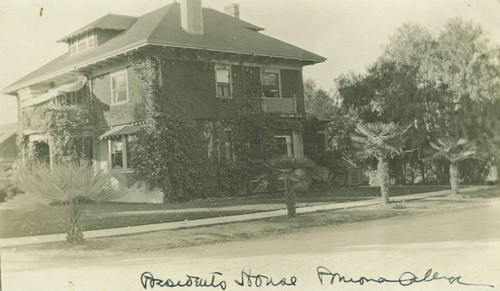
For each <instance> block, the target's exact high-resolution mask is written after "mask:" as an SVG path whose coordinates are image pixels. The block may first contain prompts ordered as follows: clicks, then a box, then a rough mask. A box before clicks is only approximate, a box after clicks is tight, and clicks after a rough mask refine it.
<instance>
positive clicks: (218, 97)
mask: <svg viewBox="0 0 500 291" xmlns="http://www.w3.org/2000/svg"><path fill="white" fill-rule="evenodd" d="M215 98H217V99H233V96H227V97H220V96H215Z"/></svg>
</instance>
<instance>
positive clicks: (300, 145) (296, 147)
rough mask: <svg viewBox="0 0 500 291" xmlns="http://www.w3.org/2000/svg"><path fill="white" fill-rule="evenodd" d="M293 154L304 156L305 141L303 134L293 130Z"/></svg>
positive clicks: (297, 156)
mask: <svg viewBox="0 0 500 291" xmlns="http://www.w3.org/2000/svg"><path fill="white" fill-rule="evenodd" d="M292 144H293V156H294V157H296V158H303V157H304V141H303V139H302V135H301V134H300V133H298V132H296V131H292Z"/></svg>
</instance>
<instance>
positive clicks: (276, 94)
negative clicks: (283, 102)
mask: <svg viewBox="0 0 500 291" xmlns="http://www.w3.org/2000/svg"><path fill="white" fill-rule="evenodd" d="M261 78H262V91H263V93H264V96H265V97H270V98H280V97H281V91H280V73H279V70H264V71H263V72H262V74H261Z"/></svg>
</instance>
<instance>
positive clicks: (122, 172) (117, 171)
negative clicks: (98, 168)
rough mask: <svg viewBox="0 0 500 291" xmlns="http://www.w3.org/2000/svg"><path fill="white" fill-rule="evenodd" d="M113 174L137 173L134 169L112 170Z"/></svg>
mask: <svg viewBox="0 0 500 291" xmlns="http://www.w3.org/2000/svg"><path fill="white" fill-rule="evenodd" d="M110 172H111V174H132V173H135V170H134V169H111V170H110Z"/></svg>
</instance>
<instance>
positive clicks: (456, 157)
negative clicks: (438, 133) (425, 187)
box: [429, 137, 481, 196]
mask: <svg viewBox="0 0 500 291" xmlns="http://www.w3.org/2000/svg"><path fill="white" fill-rule="evenodd" d="M429 144H430V145H431V147H433V148H434V149H435V150H437V152H435V153H434V155H433V156H432V159H446V160H448V161H449V162H450V185H451V193H450V195H452V196H457V195H458V192H459V178H460V174H459V172H458V164H459V163H460V162H461V161H463V160H467V159H481V156H480V154H479V150H478V147H477V146H476V143H475V142H474V141H468V140H467V139H465V138H451V137H448V138H442V139H438V140H437V142H436V143H433V142H430V143H429Z"/></svg>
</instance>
